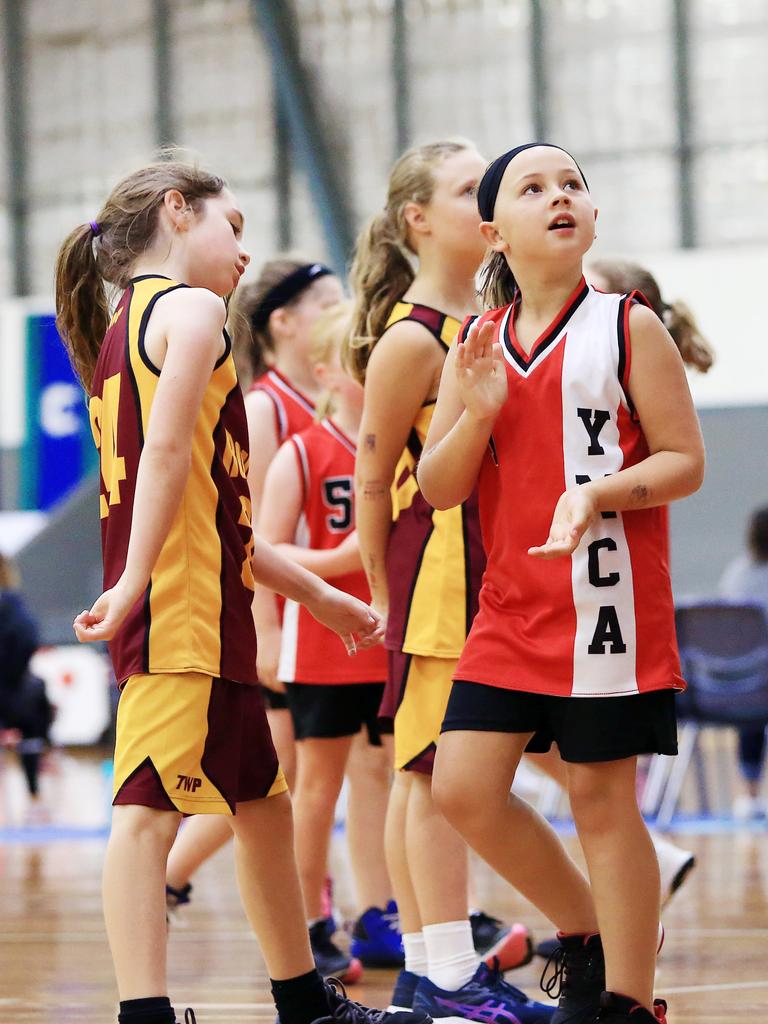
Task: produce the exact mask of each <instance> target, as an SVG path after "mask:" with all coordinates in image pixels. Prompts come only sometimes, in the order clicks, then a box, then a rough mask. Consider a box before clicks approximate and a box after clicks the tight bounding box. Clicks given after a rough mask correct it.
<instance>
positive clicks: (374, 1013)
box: [325, 978, 389, 1024]
mask: <svg viewBox="0 0 768 1024" xmlns="http://www.w3.org/2000/svg"><path fill="white" fill-rule="evenodd" d="M325 983H326V987H327V988H329V989H330V990H331V993H332V994H333V996H334V997H335V998H336V999H339V1000H341V1001H340V1002H339V1003H338V1005H337V1006H334V1007H333V1009H332V1010H331V1017H333V1019H334V1020H337V1021H340V1022H343V1024H379V1022H380V1021H383V1020H384V1018H385V1017H388V1016H389V1014H388V1013H387V1011H386V1010H372V1009H371V1008H370V1007H368V1006H363V1004H362V1003H356V1002H355V1001H354V1000H353V999H349V998H348V996H347V990H346V989H345V988H344V985H343V984H342V983H341V981H339V979H338V978H326V981H325Z"/></svg>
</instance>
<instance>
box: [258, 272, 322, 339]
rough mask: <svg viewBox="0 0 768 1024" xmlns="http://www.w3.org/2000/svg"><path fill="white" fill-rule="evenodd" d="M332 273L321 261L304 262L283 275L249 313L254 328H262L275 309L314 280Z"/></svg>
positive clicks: (295, 295)
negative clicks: (286, 274) (286, 275)
mask: <svg viewBox="0 0 768 1024" xmlns="http://www.w3.org/2000/svg"><path fill="white" fill-rule="evenodd" d="M332 273H333V271H332V270H331V269H330V268H329V267H325V266H323V264H322V263H306V264H305V265H304V266H303V267H298V268H297V269H296V270H294V271H293V272H292V273H290V274H289V275H288V277H284V278H283V280H282V281H281V282H280V283H279V284H276V285H275V287H274V288H270V290H269V291H268V292H267V294H266V295H265V296H264V298H263V299H262V300H261V302H260V303H259V304H258V306H257V307H256V309H254V311H253V312H252V313H251V323H252V324H253V327H254V329H255V330H257V331H260V330H263V328H264V327H266V326H267V322H268V320H269V318H270V316H271V315H272V313H274V311H275V310H276V309H280V307H281V306H286V305H287V304H288V303H289V302H290V301H291V299H295V298H296V297H297V296H298V295H301V293H302V292H303V291H305V289H307V288H309V286H310V285H311V284H314V283H315V281H319V279H320V278H321V277H326V276H327V275H328V274H332Z"/></svg>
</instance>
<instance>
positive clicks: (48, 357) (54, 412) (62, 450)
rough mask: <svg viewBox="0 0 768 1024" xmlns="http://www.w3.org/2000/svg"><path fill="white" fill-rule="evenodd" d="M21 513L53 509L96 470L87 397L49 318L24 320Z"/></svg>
mask: <svg viewBox="0 0 768 1024" xmlns="http://www.w3.org/2000/svg"><path fill="white" fill-rule="evenodd" d="M26 363H27V365H26V371H27V372H26V377H27V381H26V384H27V386H26V394H27V437H26V443H25V446H24V454H23V457H22V465H21V483H22V487H21V491H22V493H21V499H22V501H21V505H22V508H28V509H41V510H43V511H46V510H48V509H50V508H52V507H53V506H54V505H55V504H56V503H57V502H59V501H60V500H61V499H62V498H65V497H66V496H67V495H68V494H69V493H70V492H71V491H72V490H73V489H74V488H75V487H76V486H77V485H78V484H79V483H80V481H81V480H82V479H83V477H84V476H86V475H87V474H88V473H89V472H90V471H91V470H92V469H94V468H95V467H96V465H97V456H96V450H95V447H94V444H93V440H92V437H91V428H90V423H89V420H88V408H87V405H86V397H85V394H84V392H83V389H82V388H81V386H80V383H79V382H78V380H77V378H76V377H75V374H74V371H73V370H72V367H71V365H70V363H69V358H68V356H67V353H66V351H65V349H64V346H63V345H62V343H61V339H60V338H59V335H58V332H57V330H56V323H55V319H54V317H53V316H29V317H28V318H27V360H26Z"/></svg>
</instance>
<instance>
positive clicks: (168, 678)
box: [113, 672, 287, 814]
mask: <svg viewBox="0 0 768 1024" xmlns="http://www.w3.org/2000/svg"><path fill="white" fill-rule="evenodd" d="M286 788H287V787H286V783H285V779H284V777H283V773H282V771H281V770H280V765H279V763H278V760H277V754H276V753H275V748H274V745H273V743H272V736H271V734H270V731H269V726H268V725H267V716H266V713H265V711H264V703H263V700H262V697H261V692H260V689H259V687H258V686H247V685H245V684H244V683H235V682H232V681H230V680H228V679H216V678H213V677H211V676H207V675H203V674H202V673H199V672H180V673H174V674H165V673H153V674H151V675H135V676H131V677H130V678H129V679H128V681H127V682H126V683H125V685H124V687H123V690H122V693H121V696H120V701H119V704H118V708H117V739H116V743H115V789H114V800H113V803H114V804H140V805H142V806H145V807H155V808H157V809H159V810H168V811H181V812H182V813H184V814H234V813H235V811H236V807H237V804H238V803H243V802H245V801H246V800H258V799H261V798H262V797H267V796H274V795H275V794H277V793H282V792H284V791H285V790H286Z"/></svg>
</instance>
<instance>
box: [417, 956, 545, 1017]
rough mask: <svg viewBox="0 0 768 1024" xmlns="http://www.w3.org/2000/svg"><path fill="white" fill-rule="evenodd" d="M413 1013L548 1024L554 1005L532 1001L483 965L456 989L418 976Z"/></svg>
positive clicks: (494, 971) (495, 971) (496, 972)
mask: <svg viewBox="0 0 768 1024" xmlns="http://www.w3.org/2000/svg"><path fill="white" fill-rule="evenodd" d="M413 1009H414V1011H415V1012H417V1013H418V1012H421V1013H428V1014H429V1015H430V1016H431V1017H433V1018H434V1019H435V1020H440V1019H441V1018H442V1019H445V1018H450V1019H451V1021H454V1020H455V1019H456V1018H458V1019H460V1020H475V1021H483V1022H485V1024H548V1022H549V1021H550V1020H552V1017H553V1016H554V1014H555V1010H556V1009H557V1007H555V1006H545V1004H544V1003H535V1002H534V1001H533V1000H532V999H529V998H528V996H527V995H526V994H525V993H524V992H521V991H520V989H519V988H515V987H514V986H513V985H508V984H507V983H506V982H505V981H504V979H503V978H502V976H501V974H500V973H499V971H497V970H493V969H492V968H490V967H487V966H486V965H485V964H480V966H479V967H478V968H477V970H476V971H475V974H474V976H473V977H472V978H471V979H470V980H469V981H468V982H467V983H466V985H462V987H461V988H459V989H457V990H456V991H455V992H446V991H445V990H444V989H440V988H438V987H437V985H433V984H432V982H431V981H430V980H429V978H421V979H420V980H419V984H418V986H417V988H416V995H415V996H414V1000H413Z"/></svg>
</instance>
